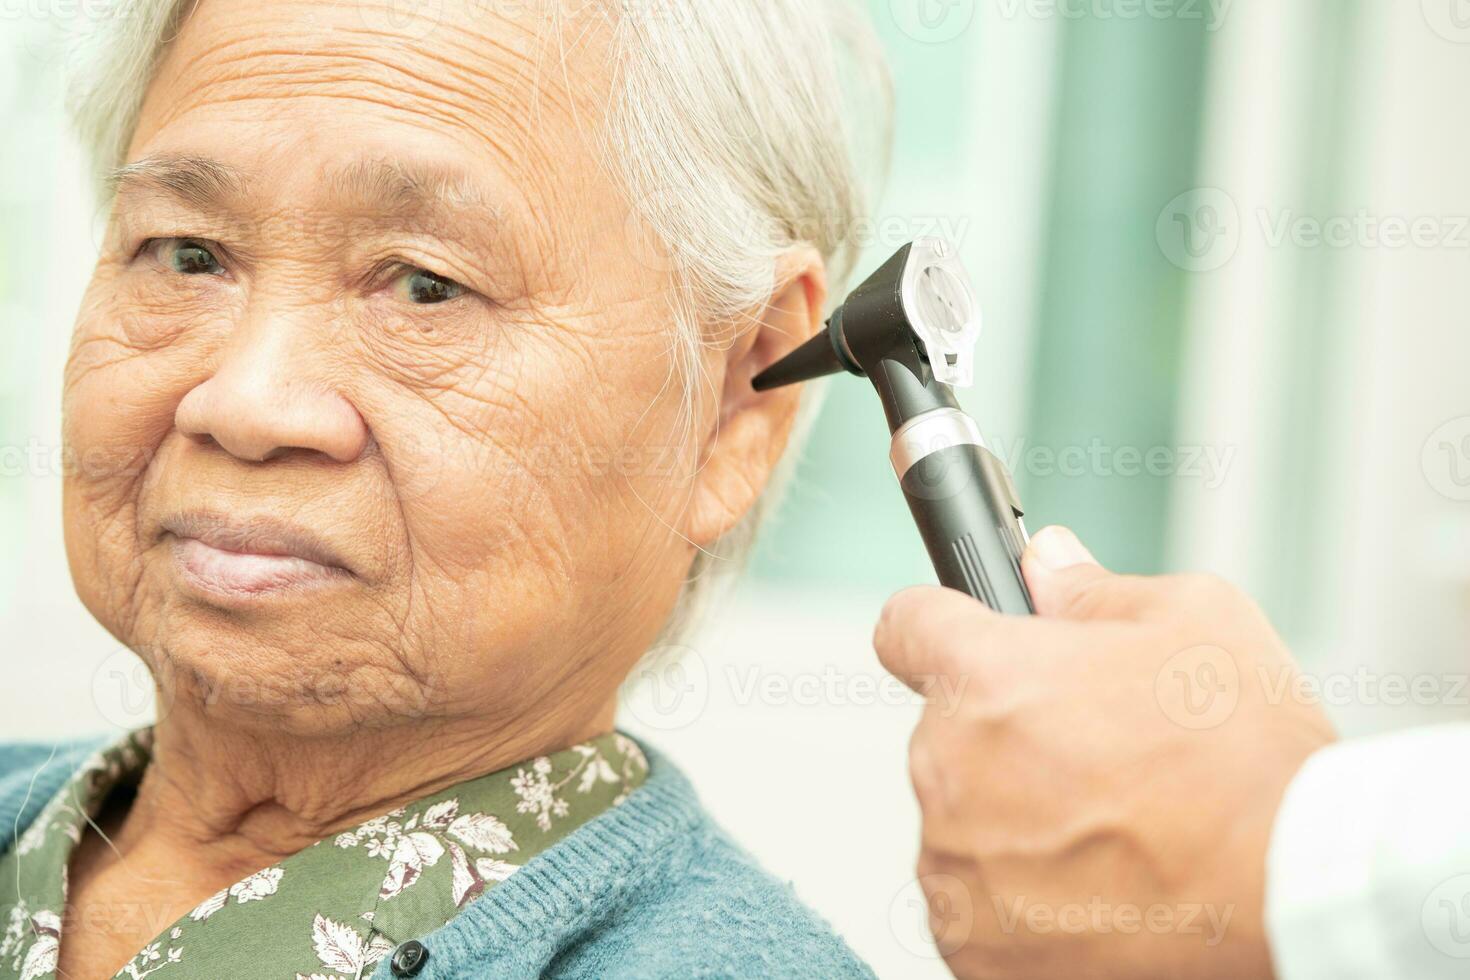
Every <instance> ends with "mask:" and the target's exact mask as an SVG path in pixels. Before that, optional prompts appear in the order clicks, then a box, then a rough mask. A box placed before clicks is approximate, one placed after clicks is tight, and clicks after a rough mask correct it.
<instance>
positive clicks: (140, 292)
mask: <svg viewBox="0 0 1470 980" xmlns="http://www.w3.org/2000/svg"><path fill="white" fill-rule="evenodd" d="M89 9H90V10H91V11H92V12H93V13H95V14H96V15H97V22H96V23H95V24H94V25H93V29H92V31H91V33H90V34H89V36H88V37H86V38H85V39H84V44H83V47H82V48H81V49H80V50H79V51H78V52H77V54H76V70H77V73H78V74H77V82H76V86H75V93H74V110H75V113H76V116H77V119H78V122H79V125H80V128H81V131H82V133H83V135H84V136H85V137H86V139H87V140H88V142H89V144H90V146H91V147H92V148H93V150H94V151H95V153H96V156H97V161H98V165H99V173H102V174H105V175H106V180H105V194H106V199H107V200H108V201H109V204H110V210H109V212H108V213H109V218H108V221H107V229H106V234H105V237H104V241H103V243H102V247H101V252H100V257H99V258H98V261H97V265H96V270H95V273H94V275H93V278H92V281H91V284H90V286H89V288H88V289H87V292H86V295H85V297H84V299H83V301H82V304H81V310H80V313H79V315H78V318H77V322H76V327H75V339H74V342H73V345H72V348H71V354H70V358H69V360H68V362H67V365H66V377H65V406H64V409H65V412H64V417H65V426H64V428H65V438H66V441H67V446H68V450H69V453H70V458H71V459H73V460H74V461H75V464H76V465H75V466H73V467H71V469H70V471H69V473H68V475H67V479H66V482H65V492H64V496H65V507H64V513H65V521H66V542H67V549H68V553H69V559H70V565H71V569H72V574H73V577H74V580H75V583H76V588H77V591H78V593H79V594H80V596H81V598H82V600H83V602H84V603H85V604H86V606H87V608H88V609H89V610H90V611H91V612H92V613H93V614H94V615H95V616H96V617H97V619H98V620H100V621H101V623H102V624H103V625H104V626H105V627H106V628H107V629H108V630H109V631H111V632H112V634H114V635H115V636H116V637H117V638H118V639H119V640H120V641H121V642H122V643H124V644H126V645H127V646H128V647H129V648H131V649H132V650H133V651H135V652H136V653H137V654H138V655H139V656H140V657H141V658H142V660H143V661H144V662H145V663H146V664H147V665H148V667H149V669H150V670H151V672H152V675H153V679H154V683H155V685H156V689H157V700H158V706H159V708H158V719H157V721H156V723H155V724H154V725H153V726H152V727H151V728H149V729H147V730H144V731H139V732H134V733H130V734H129V735H128V736H127V737H125V738H122V739H121V740H114V741H112V742H108V743H105V744H101V745H74V746H60V747H46V746H11V747H8V748H5V749H3V750H0V826H3V827H4V828H5V830H4V837H3V839H0V848H3V851H4V853H3V855H0V910H3V913H4V915H5V917H6V918H5V921H4V923H3V925H4V929H5V931H4V934H3V937H0V977H6V978H14V977H20V978H24V980H33V978H48V977H52V976H58V977H74V978H83V980H90V978H100V977H110V976H114V975H115V976H118V977H130V978H133V980H140V978H142V977H147V976H153V975H154V974H158V975H160V980H185V978H210V980H219V978H223V977H251V978H254V977H262V978H278V977H279V978H292V977H296V978H327V977H331V978H361V977H367V976H373V977H387V976H397V977H407V976H415V975H417V976H421V977H425V978H431V977H469V976H475V977H481V976H495V977H523V976H524V977H529V976H537V975H540V976H552V977H602V978H606V977H686V976H742V977H743V976H760V977H767V976H797V975H807V976H822V977H837V976H867V975H870V973H869V971H868V969H867V968H866V967H865V966H864V965H863V964H862V963H861V962H860V961H859V960H858V959H857V958H856V957H855V956H854V954H853V953H852V952H851V951H850V950H849V949H848V948H847V947H846V945H845V944H844V943H843V942H842V940H841V939H840V938H838V937H837V936H835V935H834V934H833V933H832V931H831V930H830V929H829V928H828V927H827V926H826V925H825V923H823V922H822V921H821V919H820V918H819V917H817V916H816V915H815V914H814V913H812V912H810V911H809V910H807V909H806V908H804V907H803V906H802V905H801V904H800V902H799V901H798V900H797V899H796V898H795V897H794V896H793V894H792V893H791V891H790V889H789V888H788V887H786V886H784V885H781V884H778V883H777V881H776V880H775V879H773V878H772V877H769V876H768V875H767V874H766V873H765V872H764V871H762V870H761V869H759V868H758V867H757V866H756V865H755V864H754V863H753V861H752V860H751V859H750V858H749V857H747V856H746V855H745V854H744V853H743V852H742V851H741V850H740V849H739V848H738V847H737V846H736V845H735V844H733V843H732V841H731V840H730V839H729V838H728V837H727V836H726V835H725V833H724V832H723V831H722V830H720V829H719V828H718V827H717V826H716V825H715V823H714V822H713V821H712V819H711V818H710V817H709V816H708V815H707V814H706V813H705V812H703V811H702V810H701V808H700V806H699V804H698V803H697V801H696V799H695V796H694V794H693V793H692V791H691V789H690V787H689V784H688V783H687V782H686V781H685V779H684V778H683V777H682V776H681V775H680V774H679V773H678V772H677V771H675V769H674V768H673V767H672V766H671V765H670V764H669V762H667V761H666V760H665V759H663V758H662V757H660V756H659V755H657V753H656V752H654V751H653V750H652V749H651V748H647V749H646V748H645V747H643V746H641V745H640V744H638V743H637V742H635V741H633V740H632V739H631V738H629V737H627V736H625V735H623V734H621V733H620V732H618V731H617V730H616V729H615V728H614V711H615V705H616V700H617V692H618V689H619V686H620V684H621V682H622V681H623V680H624V678H625V677H626V675H628V674H629V672H630V671H631V669H632V668H633V667H634V665H635V664H636V663H637V662H638V661H639V660H640V658H642V657H644V655H645V654H646V652H647V651H648V650H649V649H650V647H651V646H653V645H655V644H656V643H657V642H659V639H660V637H667V636H669V635H672V633H673V631H674V630H676V629H678V628H679V627H680V626H681V625H682V624H685V623H687V621H688V619H689V616H690V612H691V610H692V609H693V608H694V607H695V606H696V605H697V604H698V600H699V599H700V597H701V594H702V593H705V592H707V591H708V590H709V588H710V586H711V584H712V583H717V582H718V581H719V580H720V579H721V578H722V577H724V576H725V575H726V574H727V573H728V571H729V570H730V569H731V568H733V567H735V565H736V564H737V561H736V559H737V558H738V555H739V553H740V551H741V550H742V548H743V547H744V544H745V543H746V542H747V541H748V539H749V537H750V534H751V532H752V528H753V527H754V524H755V521H756V518H757V515H758V512H759V510H760V507H761V504H762V501H763V500H766V499H768V498H769V495H770V494H769V490H770V488H771V487H772V486H773V484H774V483H775V482H776V479H777V477H778V476H779V471H780V468H781V467H780V462H781V459H782V457H783V454H784V453H785V450H786V448H787V446H788V443H789V442H791V440H792V433H793V431H794V429H795V428H796V427H797V423H798V416H799V415H801V414H802V411H801V410H802V406H801V405H799V403H798V395H797V394H796V392H795V391H794V390H787V391H776V392H771V393H768V394H759V395H757V394H756V393H754V392H753V391H752V390H751V388H750V384H749V381H750V378H751V376H752V374H753V373H754V372H755V371H757V370H759V369H760V368H762V367H764V366H765V365H766V364H769V363H770V362H772V361H773V360H775V359H776V358H777V357H779V356H781V355H782V354H783V353H784V352H786V351H787V350H789V349H791V348H792V347H793V346H795V345H796V344H798V343H800V342H801V341H802V340H803V339H804V338H806V337H808V336H810V335H812V334H813V332H814V331H815V330H816V329H817V328H818V325H819V323H820V321H821V319H822V316H823V312H824V311H823V307H824V304H825V303H826V300H827V295H828V291H829V289H835V286H834V283H835V282H836V280H838V279H840V278H841V277H842V276H843V275H844V274H845V272H846V270H847V266H848V264H849V262H850V259H851V257H852V256H851V251H852V249H851V247H850V246H851V243H852V240H853V234H852V231H853V228H854V226H855V223H856V222H857V221H858V220H859V219H860V217H861V214H862V211H861V207H862V204H861V202H862V194H861V192H860V190H859V178H858V169H859V168H858V167H857V166H856V163H855V161H856V160H857V158H858V156H859V154H857V153H855V152H853V150H852V149H851V148H850V146H849V144H848V140H847V136H846V135H845V130H846V127H845V126H844V123H843V119H844V118H845V116H846V114H845V113H844V112H843V109H842V103H843V101H844V98H845V97H850V96H851V92H852V89H851V88H850V87H849V86H848V85H846V84H845V83H844V82H843V80H842V79H843V78H844V73H845V72H846V71H847V70H849V69H853V68H856V69H858V70H859V71H858V72H857V74H859V75H863V76H866V77H867V78H868V79H869V80H870V81H871V80H876V81H877V82H878V83H879V88H878V95H880V96H881V94H882V91H883V90H882V88H881V81H882V72H881V65H878V64H876V63H875V62H874V61H873V59H872V55H871V51H872V48H871V42H870V40H869V39H868V36H867V35H866V34H864V33H863V28H862V26H861V25H860V24H854V23H852V22H850V21H849V20H848V16H849V14H848V12H847V11H846V10H845V9H844V8H843V7H842V6H841V4H840V2H833V3H831V4H830V5H829V4H828V3H826V2H818V0H728V2H720V3H705V2H695V0H667V2H661V0H639V2H635V3H617V4H605V3H590V4H589V3H582V2H565V0H544V2H521V3H511V4H503V3H490V4H481V3H461V2H457V0H446V2H444V3H436V4H429V5H422V6H417V7H415V8H414V12H413V13H412V14H409V13H405V12H404V11H403V10H400V9H397V8H395V6H394V5H393V4H392V3H391V2H387V0H358V2H353V3H327V2H322V0H252V2H248V3H228V2H225V0H199V2H197V3H188V2H183V0H130V2H128V3H124V4H119V5H118V7H117V8H116V9H114V10H111V11H99V10H97V9H96V5H93V6H92V7H91V8H89ZM880 102H881V99H874V98H870V99H869V100H868V104H869V111H868V113H867V115H866V118H865V123H866V124H867V125H870V126H872V127H873V128H874V129H881V128H882V126H881V125H880V123H881V120H879V119H876V118H875V112H876V108H875V107H876V106H878V105H879V104H880ZM877 155H878V154H877V153H875V154H873V156H874V157H875V158H876V156H877ZM12 831H13V832H12Z"/></svg>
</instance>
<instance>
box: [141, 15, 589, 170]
mask: <svg viewBox="0 0 1470 980" xmlns="http://www.w3.org/2000/svg"><path fill="white" fill-rule="evenodd" d="M553 2H556V0H553ZM395 6H396V9H395ZM540 6H542V5H541V4H538V3H532V2H531V0H516V2H513V3H509V4H500V3H486V2H484V0H465V2H460V0H433V2H428V3H422V4H418V5H417V6H414V5H406V4H402V3H401V2H399V3H397V4H396V5H395V3H394V0H356V2H348V3H324V2H321V0H252V2H251V3H246V4H238V3H231V2H227V0H203V2H201V3H200V4H199V5H198V6H197V7H196V8H195V9H194V10H193V12H192V13H191V14H190V15H189V16H188V18H187V20H186V21H185V23H184V24H183V26H182V28H181V29H180V31H179V32H178V34H177V36H176V37H175V39H174V40H173V41H172V42H171V44H170V45H169V47H168V49H167V51H166V52H165V54H164V57H163V59H162V61H161V63H160V65H159V68H158V70H157V72H156V73H155V76H154V79H153V82H152V84H151V85H150V86H149V89H148V94H147V97H146V99H145V101H144V105H143V109H142V113H141V116H140V119H139V124H138V127H137V130H136V131H135V133H134V140H133V143H132V149H131V151H130V153H129V158H130V159H138V158H140V157H142V156H146V155H156V154H158V153H159V152H165V153H182V152H194V151H195V150H196V149H198V148H199V147H196V146H191V145H186V144H189V143H191V142H194V143H211V142H212V143H214V144H216V149H217V150H218V149H220V148H225V149H229V150H233V152H229V153H221V152H216V153H215V154H214V156H216V157H220V156H224V157H234V158H235V159H234V160H230V161H227V162H233V163H240V164H252V163H253V164H254V169H256V170H266V169H268V168H269V164H270V163H271V162H272V158H274V162H275V163H276V164H277V165H279V166H282V167H285V168H303V167H313V166H319V165H324V164H329V163H330V164H332V165H333V166H337V167H340V166H341V165H342V164H343V163H344V162H346V161H350V160H356V159H362V158H364V157H365V156H368V155H369V154H368V153H367V152H366V149H365V148H366V147H367V146H369V145H371V146H376V147H381V146H383V145H384V144H390V145H395V146H401V147H403V149H404V152H403V153H402V154H400V155H402V156H406V157H427V158H431V159H435V160H438V161H440V165H441V166H445V167H453V166H455V165H456V163H457V162H458V163H459V164H462V165H464V166H466V167H469V168H473V169H479V168H481V167H484V166H487V165H488V167H490V168H491V169H492V170H494V171H498V172H500V173H502V174H504V175H505V176H506V177H507V178H509V179H510V180H512V181H514V182H515V183H517V184H523V182H524V178H528V177H539V178H541V179H546V178H548V177H549V176H552V175H557V174H562V175H566V176H571V175H572V174H573V173H574V172H575V171H577V170H578V169H579V165H581V164H586V163H589V162H590V161H591V160H592V159H594V158H595V156H596V154H593V153H589V152H588V150H589V147H590V145H591V144H592V143H593V142H594V141H595V140H596V139H597V137H598V135H599V134H600V132H601V128H602V125H603V121H604V118H605V107H606V104H607V94H608V93H607V82H606V80H605V78H603V77H600V76H601V75H602V74H603V66H605V64H606V61H605V58H604V57H602V56H601V55H600V53H599V52H597V51H595V50H594V49H595V48H596V47H598V46H599V43H600V42H599V41H598V40H597V37H598V36H599V35H601V34H603V33H604V32H602V31H600V30H596V29H595V28H591V29H589V28H588V27H587V26H585V25H577V26H568V24H566V23H565V22H558V21H557V18H554V17H551V16H548V15H547V14H546V13H545V12H538V10H537V9H536V8H538V7H540ZM457 157H459V158H461V159H459V160H458V161H457V160H456V158H457ZM248 158H253V160H252V159H248ZM588 169H589V170H590V169H591V168H590V167H589V168H588ZM577 176H578V177H579V178H580V177H581V176H584V175H581V174H577Z"/></svg>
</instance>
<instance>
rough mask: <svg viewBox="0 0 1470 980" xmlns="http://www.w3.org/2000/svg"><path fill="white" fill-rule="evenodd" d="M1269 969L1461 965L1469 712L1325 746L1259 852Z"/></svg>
mask: <svg viewBox="0 0 1470 980" xmlns="http://www.w3.org/2000/svg"><path fill="white" fill-rule="evenodd" d="M1266 927H1267V931H1268V933H1269V935H1270V940H1271V947H1272V957H1273V959H1274V961H1275V964H1276V976H1277V980H1440V978H1445V980H1449V978H1456V980H1464V978H1466V977H1470V724H1456V725H1444V726H1437V727H1433V728H1424V729H1418V730H1414V731H1408V732H1402V733H1397V734H1393V735H1386V736H1378V737H1374V738H1366V739H1359V740H1355V741H1347V742H1342V743H1339V744H1337V745H1333V746H1330V747H1328V748H1326V749H1323V750H1322V751H1320V752H1318V753H1317V754H1316V755H1314V756H1312V757H1311V758H1310V759H1308V760H1307V762H1306V764H1305V765H1304V766H1303V767H1302V769H1301V771H1300V772H1299V773H1298V774H1297V776H1296V778H1295V779H1294V780H1293V781H1292V783H1291V785H1290V786H1289V787H1288V788H1287V791H1286V796H1285V798H1284V800H1283V802H1282V805H1281V809H1280V811H1279V812H1278V814H1277V817H1276V822H1275V825H1274V827H1273V829H1272V836H1271V845H1270V850H1269V853H1268V855H1267V860H1266Z"/></svg>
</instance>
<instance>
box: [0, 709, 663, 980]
mask: <svg viewBox="0 0 1470 980" xmlns="http://www.w3.org/2000/svg"><path fill="white" fill-rule="evenodd" d="M151 744H152V731H151V730H148V729H144V730H142V731H139V732H134V733H132V734H130V735H128V736H126V737H125V738H123V739H122V740H121V741H119V742H118V743H116V744H115V745H113V746H111V747H109V748H106V749H104V750H102V751H100V752H98V753H97V754H96V755H94V756H93V757H92V758H91V759H90V760H88V762H87V763H85V764H84V765H83V766H82V767H81V769H80V770H78V771H77V773H76V775H75V776H73V777H72V779H71V780H70V781H69V782H68V783H67V784H66V785H65V786H64V787H62V790H61V792H60V793H58V794H57V795H56V796H55V797H54V798H53V799H52V800H51V801H50V803H49V804H48V805H47V807H46V809H45V810H44V811H43V812H42V813H41V815H40V817H39V818H38V819H37V820H36V822H35V823H34V824H33V825H31V827H29V828H28V829H27V830H26V832H25V833H24V834H23V835H21V838H20V840H19V841H18V842H17V844H16V846H15V847H14V848H13V849H12V850H11V851H10V852H9V853H7V854H5V855H4V856H3V857H0V920H3V925H4V934H3V935H0V980H17V978H18V980H50V978H53V977H55V976H56V962H57V957H58V954H59V950H60V943H61V941H62V937H63V934H64V933H65V932H66V931H67V930H68V929H71V928H85V927H86V922H85V919H84V918H80V919H78V921H76V922H73V921H72V920H71V918H69V917H68V914H67V912H68V910H67V905H66V870H67V865H68V863H69V861H70V859H71V855H72V852H73V849H74V848H75V847H76V846H77V843H78V842H79V841H80V840H81V839H82V834H83V832H84V830H85V828H86V826H87V822H88V820H90V819H91V817H92V816H93V815H94V814H95V813H96V812H97V811H98V810H99V809H100V808H101V805H102V803H103V802H104V801H105V800H106V798H107V796H108V794H109V793H111V792H112V790H113V789H115V788H118V787H121V786H126V785H129V784H133V783H136V782H137V780H138V779H139V778H140V777H141V775H142V772H143V769H144V768H145V767H146V766H147V765H148V761H149V757H150V751H149V750H150V746H151ZM647 773H648V762H647V760H646V759H645V758H644V757H643V752H642V751H641V750H640V749H639V748H638V745H637V743H635V742H634V741H633V740H632V739H630V738H628V737H627V736H625V735H622V734H619V733H616V732H614V733H612V734H609V735H604V736H602V737H600V738H596V739H593V740H592V741H590V742H587V743H585V744H582V745H576V746H573V747H572V748H570V749H566V750H565V751H562V752H557V753H554V754H552V755H549V756H543V757H541V758H538V759H533V760H530V761H528V762H525V763H522V764H521V765H517V766H511V767H510V768H508V769H502V770H500V771H499V772H494V773H491V774H490V775H488V776H481V777H479V778H477V779H472V780H469V781H468V782H464V783H460V784H459V785H457V786H454V787H452V788H450V789H447V790H444V791H442V792H440V793H435V794H434V795H432V796H429V797H425V798H424V799H422V800H419V801H418V802H416V803H413V804H411V805H409V806H406V807H402V808H400V809H397V810H393V811H391V812H389V813H385V814H383V815H382V816H380V817H374V818H373V819H371V820H369V821H367V822H366V823H364V824H362V825H361V826H359V827H357V828H356V829H354V830H352V831H349V832H347V833H342V834H338V835H337V836H336V837H334V838H331V839H329V840H323V841H318V842H317V843H315V844H313V845H312V846H310V847H308V848H306V849H304V850H302V851H299V852H297V853H296V854H293V855H292V856H291V857H288V858H286V859H285V860H284V861H281V862H280V863H279V864H273V865H271V866H270V867H268V868H262V869H261V870H260V871H257V872H255V873H254V874H252V875H250V876H249V877H248V878H245V879H243V880H242V881H237V882H236V883H235V884H233V885H231V886H230V887H228V888H226V889H223V890H222V891H219V892H217V893H215V894H213V895H211V896H209V897H208V898H206V899H205V900H204V901H203V902H201V903H199V906H198V907H197V908H195V909H194V910H193V911H192V912H190V913H188V914H187V915H185V916H184V917H182V918H180V919H179V920H178V921H177V922H173V923H158V924H157V925H158V927H159V928H160V929H161V931H160V932H158V934H157V936H156V937H155V938H154V940H153V941H152V942H150V943H149V944H148V945H147V946H145V947H143V948H142V949H141V950H139V951H138V953H137V955H136V956H134V957H133V958H132V959H131V960H130V961H128V962H127V963H125V964H123V965H122V967H121V968H120V969H119V970H118V971H117V976H118V977H123V978H130V980H142V978H143V977H148V976H152V975H153V974H155V973H157V974H161V976H160V980H204V978H208V980H218V978H220V977H231V976H241V975H243V974H242V970H244V969H245V967H244V965H245V964H249V967H248V973H249V975H250V976H252V977H262V978H276V977H282V978H285V980H291V978H293V977H294V978H296V980H356V978H359V977H365V976H367V975H368V974H370V973H371V972H372V971H373V969H374V967H375V965H376V964H377V962H378V961H379V960H381V959H383V958H384V957H385V956H389V955H391V954H392V953H393V951H394V949H395V948H396V947H397V946H398V945H399V944H400V943H403V942H405V941H407V940H410V939H415V938H418V937H421V936H423V935H425V934H426V933H429V932H431V931H433V930H435V929H437V928H439V927H440V926H442V925H444V924H445V923H446V922H448V921H449V920H450V919H452V918H454V917H455V915H457V914H458V913H459V911H460V910H461V909H462V908H464V906H465V905H466V904H467V903H468V902H470V901H471V900H473V899H474V898H475V897H476V896H477V895H479V894H481V893H482V892H484V891H486V890H488V889H490V888H493V887H495V885H496V883H498V882H501V881H504V880H505V879H506V878H507V877H508V876H510V875H511V874H513V873H514V872H515V870H516V869H517V868H518V867H520V866H521V865H522V864H525V863H526V862H527V861H528V860H530V859H531V858H532V857H534V856H535V855H536V854H538V853H540V852H541V851H544V850H546V849H547V848H548V847H550V846H552V845H553V844H555V843H556V842H557V841H558V840H560V839H561V838H563V837H565V836H566V835H567V834H569V833H570V832H571V831H572V830H574V829H576V828H577V827H578V826H580V825H581V824H583V823H585V822H586V821H588V820H590V819H591V818H592V817H595V816H597V815H598V814H599V813H601V812H602V811H604V810H606V809H607V808H609V807H612V806H616V805H617V804H618V803H621V802H622V801H623V799H624V798H625V797H626V796H627V795H628V794H629V793H630V792H632V790H634V789H635V788H637V787H638V786H639V785H640V784H641V783H642V782H643V779H644V777H645V776H646V775H647ZM73 911H74V912H77V913H84V912H85V910H73ZM139 914H145V913H144V912H140V913H139Z"/></svg>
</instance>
